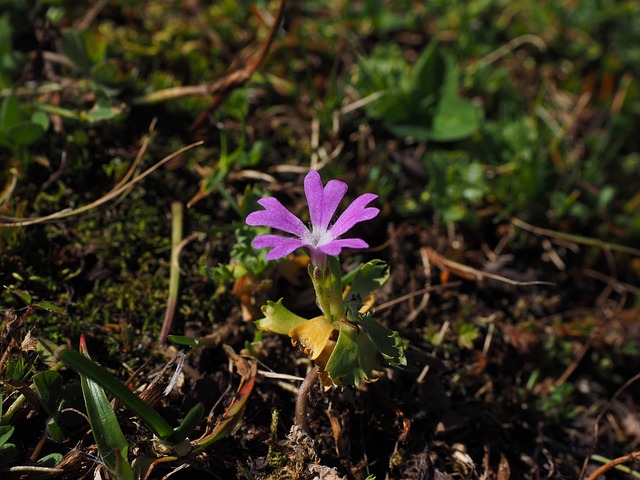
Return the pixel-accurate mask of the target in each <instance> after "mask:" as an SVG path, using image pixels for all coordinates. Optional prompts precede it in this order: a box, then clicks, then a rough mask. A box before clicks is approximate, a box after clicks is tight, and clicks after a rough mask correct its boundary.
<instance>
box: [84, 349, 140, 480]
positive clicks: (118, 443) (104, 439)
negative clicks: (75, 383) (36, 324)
mask: <svg viewBox="0 0 640 480" xmlns="http://www.w3.org/2000/svg"><path fill="white" fill-rule="evenodd" d="M80 349H81V351H82V355H84V357H86V359H87V360H89V361H91V359H90V357H89V353H88V351H87V346H86V343H85V341H84V337H82V338H81V340H80ZM80 385H81V387H82V396H83V397H84V404H85V407H86V409H87V417H88V418H89V424H90V425H91V432H92V433H93V438H94V440H95V441H96V445H97V446H98V452H99V453H100V455H101V456H102V458H104V461H105V462H106V464H107V466H108V467H109V468H110V469H111V471H113V472H116V471H118V473H119V474H120V478H121V479H133V478H134V475H133V470H132V469H131V466H130V465H129V462H128V460H127V456H128V451H129V445H128V444H127V439H126V438H125V437H124V434H123V433H122V430H121V429H120V425H119V423H118V418H117V417H116V414H115V412H114V411H113V407H112V406H111V402H109V399H108V398H107V395H106V394H105V392H104V390H103V389H102V387H100V385H98V384H97V383H96V382H94V381H92V380H90V379H89V378H87V377H86V376H85V375H80ZM118 457H120V458H118Z"/></svg>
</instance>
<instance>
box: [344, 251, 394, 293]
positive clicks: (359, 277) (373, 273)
mask: <svg viewBox="0 0 640 480" xmlns="http://www.w3.org/2000/svg"><path fill="white" fill-rule="evenodd" d="M387 280H389V265H387V264H386V263H385V262H383V261H382V260H371V261H370V262H367V263H365V264H363V265H362V266H361V267H360V269H359V270H358V271H357V272H356V274H355V277H354V278H353V281H352V282H351V290H350V292H349V293H350V294H353V295H360V298H361V299H363V300H364V299H365V298H367V296H368V295H369V294H370V293H372V292H374V291H375V290H377V289H378V288H380V287H381V286H382V285H384V284H385V282H386V281H387Z"/></svg>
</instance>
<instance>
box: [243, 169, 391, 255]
mask: <svg viewBox="0 0 640 480" xmlns="http://www.w3.org/2000/svg"><path fill="white" fill-rule="evenodd" d="M347 188H348V187H347V184H346V183H344V182H341V181H340V180H330V181H329V183H327V185H326V186H325V187H323V186H322V179H321V178H320V174H319V173H318V172H316V171H315V170H311V171H310V172H309V173H308V174H307V176H306V177H305V179H304V193H305V196H306V197H307V203H308V204H309V216H310V217H311V229H309V228H308V227H307V226H306V225H305V224H304V223H303V222H302V220H300V219H299V218H298V217H296V216H295V215H294V214H293V213H291V212H290V211H289V210H287V209H286V208H285V207H284V206H283V205H282V203H280V201H278V200H276V199H275V198H273V197H267V198H262V199H260V200H258V203H259V204H260V205H262V206H263V207H264V210H259V211H257V212H253V213H250V214H249V215H248V216H247V224H248V225H252V226H265V227H271V228H275V229H277V230H281V231H283V232H286V233H289V234H291V235H293V237H289V236H282V235H259V236H257V237H256V238H255V239H254V240H253V246H254V247H255V248H271V251H269V253H267V260H276V259H278V258H282V257H286V256H287V255H289V254H290V253H291V252H293V251H294V250H296V249H298V248H300V247H306V248H307V249H309V254H310V256H311V263H312V264H313V265H324V263H325V261H326V256H327V255H331V256H336V255H339V254H340V252H341V251H342V249H343V248H345V247H347V248H367V247H368V246H369V245H367V243H366V242H365V241H364V240H362V239H361V238H338V237H339V236H340V235H342V234H344V233H346V232H347V231H349V230H350V229H351V228H352V227H353V226H354V225H355V224H356V223H359V222H362V221H364V220H371V219H372V218H373V217H375V216H376V215H378V213H379V212H380V210H379V209H377V208H374V207H367V205H368V204H369V203H370V202H372V201H373V200H375V199H376V198H378V196H377V195H375V194H373V193H365V194H363V195H360V196H359V197H358V198H356V199H355V200H354V201H353V202H352V203H351V205H349V206H348V207H347V209H346V210H345V211H344V212H342V215H340V216H339V217H338V219H337V220H336V221H335V222H334V223H333V224H332V225H331V226H329V224H330V223H331V219H332V218H333V216H334V215H335V213H336V210H337V209H338V205H339V204H340V202H341V201H342V198H343V197H344V195H345V193H347Z"/></svg>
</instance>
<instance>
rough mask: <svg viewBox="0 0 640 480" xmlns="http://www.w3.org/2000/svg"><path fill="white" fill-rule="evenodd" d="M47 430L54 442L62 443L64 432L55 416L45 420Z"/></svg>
mask: <svg viewBox="0 0 640 480" xmlns="http://www.w3.org/2000/svg"><path fill="white" fill-rule="evenodd" d="M47 432H48V433H49V436H50V437H51V438H52V439H53V441H54V442H56V443H62V442H63V441H64V432H63V431H62V428H61V427H60V424H59V423H58V422H57V420H56V419H55V418H49V419H48V420H47Z"/></svg>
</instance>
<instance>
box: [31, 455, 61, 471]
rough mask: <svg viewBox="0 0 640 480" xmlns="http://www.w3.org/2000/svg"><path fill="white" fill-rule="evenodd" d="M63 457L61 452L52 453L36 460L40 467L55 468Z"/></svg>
mask: <svg viewBox="0 0 640 480" xmlns="http://www.w3.org/2000/svg"><path fill="white" fill-rule="evenodd" d="M62 459H63V456H62V454H60V453H50V454H49V455H45V456H44V457H42V458H39V459H38V461H37V462H36V463H37V464H38V466H39V467H49V468H54V467H55V466H56V465H58V464H59V463H60V462H61V461H62Z"/></svg>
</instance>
